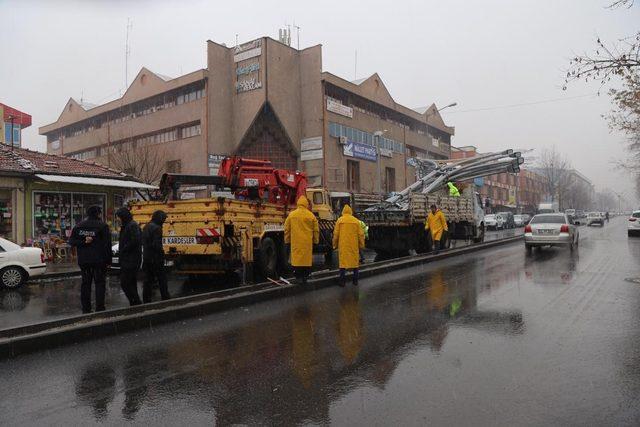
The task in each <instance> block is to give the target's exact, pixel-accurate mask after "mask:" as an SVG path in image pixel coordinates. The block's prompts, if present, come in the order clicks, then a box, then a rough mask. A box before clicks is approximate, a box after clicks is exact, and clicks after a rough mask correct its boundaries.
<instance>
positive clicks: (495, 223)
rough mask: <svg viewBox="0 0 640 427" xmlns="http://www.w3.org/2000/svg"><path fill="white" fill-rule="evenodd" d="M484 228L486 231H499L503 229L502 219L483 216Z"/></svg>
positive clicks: (492, 215)
mask: <svg viewBox="0 0 640 427" xmlns="http://www.w3.org/2000/svg"><path fill="white" fill-rule="evenodd" d="M484 226H485V227H486V229H487V230H501V229H502V228H504V218H502V217H500V216H499V215H495V214H489V215H485V216H484Z"/></svg>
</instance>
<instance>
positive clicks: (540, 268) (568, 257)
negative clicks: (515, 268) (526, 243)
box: [523, 248, 580, 286]
mask: <svg viewBox="0 0 640 427" xmlns="http://www.w3.org/2000/svg"><path fill="white" fill-rule="evenodd" d="M523 250H524V249H523ZM579 261H580V252H579V251H577V250H576V251H573V252H569V251H568V250H567V249H565V248H545V249H544V250H536V251H534V252H533V253H531V254H528V255H527V256H526V257H525V262H524V272H525V277H526V278H527V280H529V281H531V282H533V283H535V284H538V285H549V286H553V285H558V284H564V285H568V284H570V283H572V282H573V281H574V280H575V278H576V267H577V265H578V262H579Z"/></svg>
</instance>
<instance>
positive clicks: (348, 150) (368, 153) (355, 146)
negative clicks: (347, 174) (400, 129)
mask: <svg viewBox="0 0 640 427" xmlns="http://www.w3.org/2000/svg"><path fill="white" fill-rule="evenodd" d="M343 154H344V155H345V156H347V157H355V158H357V159H363V160H369V161H371V162H375V161H377V160H378V154H377V153H376V147H374V146H372V145H367V144H362V143H360V142H353V141H348V142H347V144H346V145H345V146H344V148H343Z"/></svg>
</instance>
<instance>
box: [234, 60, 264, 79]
mask: <svg viewBox="0 0 640 427" xmlns="http://www.w3.org/2000/svg"><path fill="white" fill-rule="evenodd" d="M259 69H260V63H259V62H254V63H252V64H249V65H245V66H242V67H238V68H236V75H237V76H242V75H244V74H251V73H253V72H254V71H258V70H259Z"/></svg>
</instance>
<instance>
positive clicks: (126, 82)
mask: <svg viewBox="0 0 640 427" xmlns="http://www.w3.org/2000/svg"><path fill="white" fill-rule="evenodd" d="M132 28H133V22H132V21H131V19H129V18H127V37H126V41H125V45H124V87H125V90H126V88H127V87H129V54H130V53H131V47H130V46H129V32H131V29H132Z"/></svg>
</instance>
